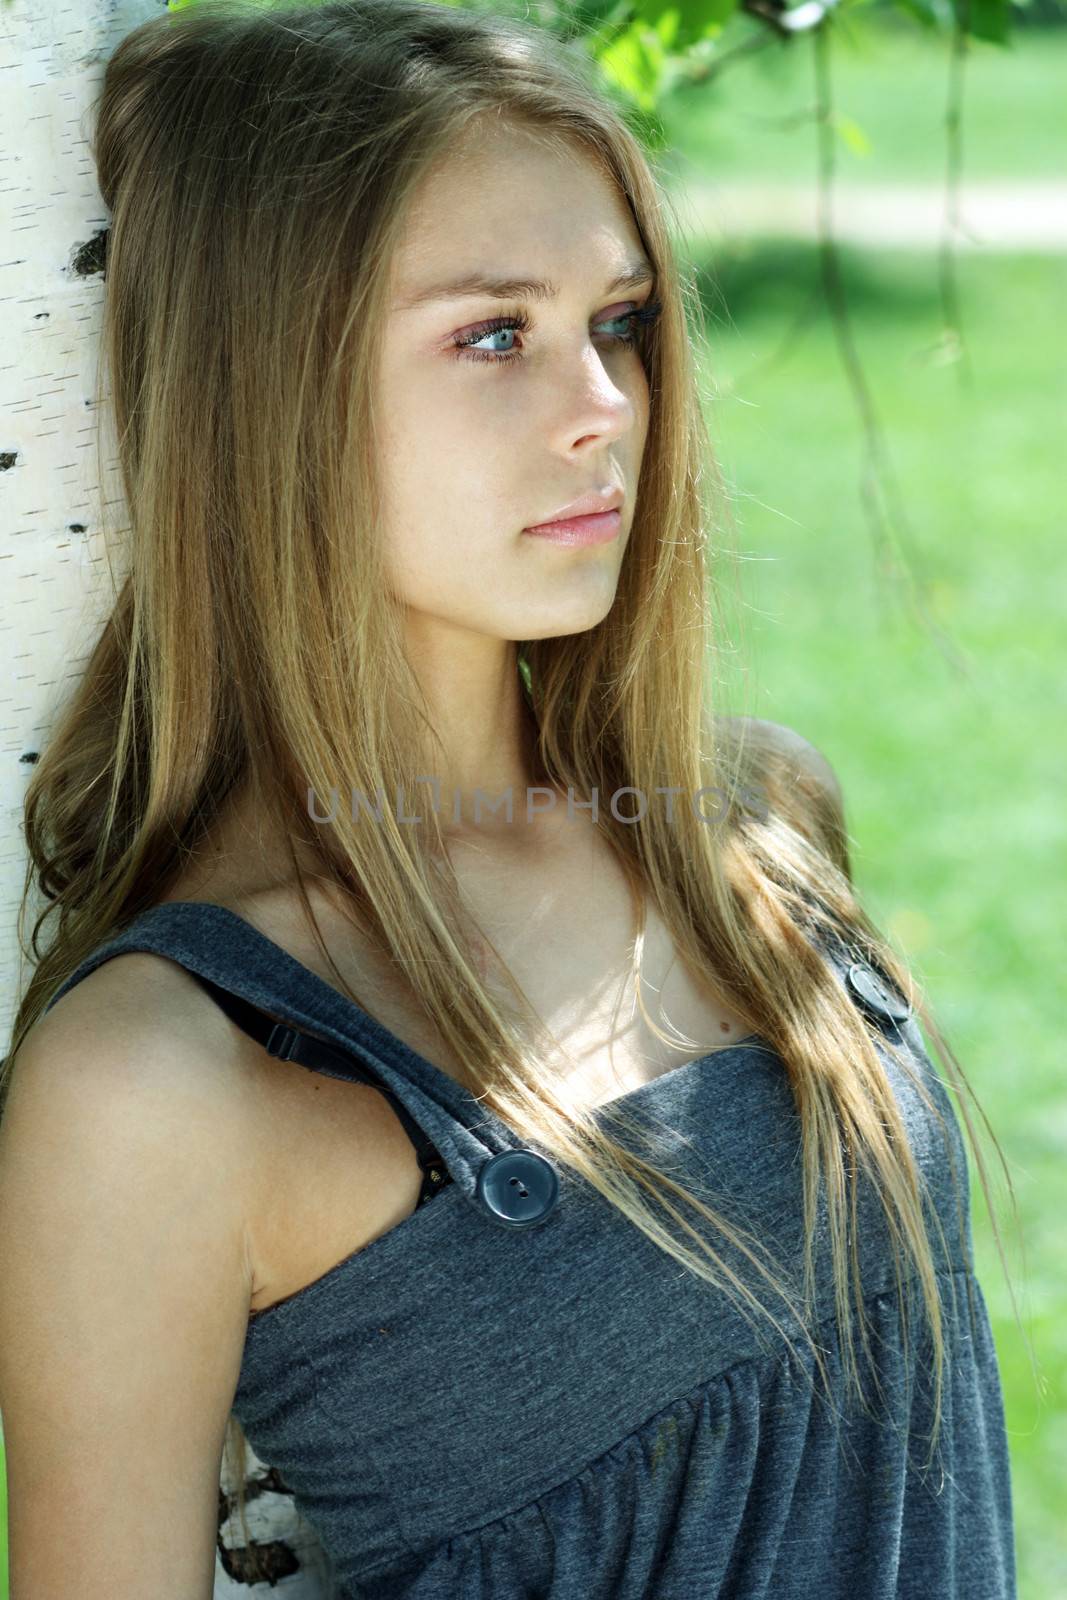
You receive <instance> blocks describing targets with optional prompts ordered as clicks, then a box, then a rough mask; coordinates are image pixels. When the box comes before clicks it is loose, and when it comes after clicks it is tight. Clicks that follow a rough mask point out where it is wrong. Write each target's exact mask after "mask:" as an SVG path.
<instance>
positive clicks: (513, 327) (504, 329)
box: [454, 302, 663, 366]
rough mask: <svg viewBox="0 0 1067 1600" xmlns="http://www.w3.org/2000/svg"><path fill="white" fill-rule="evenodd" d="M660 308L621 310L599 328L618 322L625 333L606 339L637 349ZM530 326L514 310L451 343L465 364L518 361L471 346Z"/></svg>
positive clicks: (512, 353) (513, 355) (511, 354)
mask: <svg viewBox="0 0 1067 1600" xmlns="http://www.w3.org/2000/svg"><path fill="white" fill-rule="evenodd" d="M662 310H663V307H662V305H660V304H659V303H658V302H656V303H655V304H654V305H647V306H643V307H642V308H641V309H640V310H639V311H624V312H623V313H622V315H621V316H618V317H609V318H608V320H607V322H606V323H602V324H601V326H602V327H610V326H611V324H612V323H622V324H624V326H625V329H626V331H625V332H623V333H621V334H616V333H609V334H608V335H607V337H608V338H609V339H613V340H614V341H615V343H616V344H618V345H621V346H622V347H623V348H624V349H626V350H634V349H636V348H637V345H638V342H639V340H640V337H641V334H642V332H643V330H644V328H645V327H646V326H648V325H650V324H651V323H653V322H655V320H656V318H657V317H658V316H659V314H660V312H661V311H662ZM529 326H530V318H529V316H528V315H527V313H526V312H525V311H517V312H516V313H515V315H514V316H505V317H494V318H493V319H492V320H491V321H490V322H483V323H480V324H479V326H478V327H477V328H473V329H472V330H471V331H470V333H468V334H465V335H464V336H463V338H462V339H456V340H455V341H454V344H455V348H456V350H457V351H458V352H459V354H460V355H461V356H462V357H463V358H464V359H465V360H468V361H492V362H495V363H496V364H497V365H498V366H499V365H502V364H503V363H504V362H505V361H520V360H521V359H522V357H521V355H520V353H519V351H517V350H474V349H472V348H471V346H473V345H475V344H478V343H480V342H481V340H482V339H488V338H489V337H490V336H491V335H492V334H494V333H512V332H515V333H525V332H526V330H527V329H528V328H529Z"/></svg>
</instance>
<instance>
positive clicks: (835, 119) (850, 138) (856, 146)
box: [829, 110, 871, 156]
mask: <svg viewBox="0 0 1067 1600" xmlns="http://www.w3.org/2000/svg"><path fill="white" fill-rule="evenodd" d="M829 120H830V125H831V127H832V128H833V129H834V130H835V132H836V133H838V134H840V136H841V138H842V139H843V140H844V142H845V144H847V145H848V148H849V149H850V150H852V151H854V152H855V154H856V155H858V156H869V155H870V153H871V141H870V140H869V139H868V137H867V135H866V134H865V133H864V131H863V129H862V128H861V127H860V125H859V123H858V122H853V120H852V118H851V117H846V116H845V113H844V112H843V111H835V110H831V112H830V118H829Z"/></svg>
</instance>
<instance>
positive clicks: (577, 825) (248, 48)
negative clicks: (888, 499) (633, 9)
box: [0, 0, 1014, 1600]
mask: <svg viewBox="0 0 1067 1600" xmlns="http://www.w3.org/2000/svg"><path fill="white" fill-rule="evenodd" d="M93 149H94V154H95V159H96V162H97V170H98V173H99V178H100V184H101V190H102V194H103V196H104V199H105V200H106V202H107V204H108V207H109V209H110V211H111V213H112V224H111V230H110V237H109V244H108V259H107V283H106V312H105V332H104V353H105V355H106V366H107V369H108V370H109V372H110V377H111V382H112V395H111V403H112V405H113V407H114V417H115V421H116V432H117V440H118V450H119V459H120V462H121V465H122V470H123V475H124V488H125V495H126V501H127V504H128V508H129V516H130V527H129V545H128V557H129V575H128V577H126V578H125V580H124V582H123V584H122V586H121V589H120V590H119V592H118V594H117V598H116V603H115V607H114V611H113V614H112V616H111V618H110V620H109V622H108V623H107V626H106V627H105V629H104V631H103V633H102V636H101V638H100V640H99V643H98V644H97V646H96V649H95V651H94V652H93V654H92V657H91V659H90V661H89V663H88V666H87V668H86V671H85V674H84V678H83V680H82V682H81V683H80V684H79V686H78V687H77V689H76V691H75V693H74V695H73V697H72V699H71V701H70V703H69V705H67V706H66V707H65V708H64V710H63V714H62V717H61V719H60V722H59V725H58V727H57V728H56V730H55V732H54V734H53V737H52V739H51V742H50V743H49V745H48V747H47V748H46V749H45V751H44V752H43V753H42V758H41V761H40V764H39V766H38V768H37V770H36V772H35V776H34V781H33V784H32V786H31V790H30V794H29V797H28V801H27V809H26V831H27V839H28V842H29V846H30V850H31V854H32V863H33V868H34V876H35V879H36V883H37V885H38V887H39V889H40V892H41V894H42V895H43V897H44V898H45V900H46V901H47V902H48V911H50V912H54V913H55V927H54V931H53V935H52V938H51V940H50V942H49V943H48V946H47V949H44V950H42V949H41V948H40V944H41V941H40V940H39V939H38V937H37V934H38V931H39V927H40V924H38V928H35V930H34V954H35V957H36V967H35V971H34V973H33V977H32V981H31V982H30V984H29V987H28V990H27V993H26V995H25V997H24V998H23V1001H22V1004H21V1008H20V1010H19V1013H18V1017H17V1020H16V1028H15V1033H14V1037H13V1040H12V1045H11V1049H10V1052H9V1055H8V1059H7V1064H6V1065H7V1074H6V1078H7V1095H6V1104H5V1113H4V1120H3V1124H2V1127H0V1155H2V1162H0V1237H2V1239H3V1247H2V1248H3V1263H2V1265H3V1277H2V1281H0V1407H2V1411H3V1418H4V1432H5V1440H6V1447H7V1455H8V1470H9V1475H10V1495H11V1512H10V1534H11V1561H12V1577H13V1592H14V1595H15V1596H16V1600H31V1597H32V1600H59V1597H60V1596H64V1597H66V1596H69V1595H70V1594H72V1593H76V1594H77V1595H78V1600H98V1597H99V1600H104V1597H106V1600H134V1597H135V1596H136V1597H137V1600H141V1597H142V1596H144V1595H146V1594H151V1595H152V1596H153V1600H168V1597H173V1600H190V1597H192V1596H207V1595H209V1594H210V1593H211V1588H212V1573H213V1557H214V1550H215V1535H216V1517H217V1497H218V1482H219V1470H220V1461H221V1455H222V1448H223V1444H224V1442H225V1438H226V1436H227V1430H230V1432H231V1435H232V1430H234V1429H235V1428H237V1427H238V1426H239V1427H240V1428H241V1429H242V1430H243V1433H244V1436H245V1437H247V1439H248V1440H249V1441H250V1442H251V1443H252V1445H253V1446H254V1448H255V1450H256V1452H257V1454H258V1455H259V1456H260V1457H261V1459H262V1460H263V1461H265V1462H269V1463H270V1464H271V1466H272V1467H274V1468H275V1469H276V1471H277V1473H278V1474H279V1475H280V1481H283V1482H284V1483H285V1485H287V1486H288V1488H289V1489H290V1490H291V1491H292V1493H293V1494H294V1496H295V1503H296V1505H297V1506H298V1507H299V1509H300V1510H301V1512H302V1513H303V1514H304V1516H305V1517H306V1518H307V1520H308V1521H309V1522H310V1524H311V1525H312V1526H313V1527H314V1528H315V1529H316V1531H317V1533H318V1535H319V1537H320V1538H321V1541H322V1545H323V1549H324V1550H325V1552H326V1554H327V1556H328V1558H329V1561H330V1563H331V1565H332V1568H333V1572H334V1574H335V1576H336V1580H337V1585H338V1592H339V1593H340V1594H342V1595H343V1596H346V1597H355V1596H361V1597H362V1596H368V1597H369V1596H374V1597H383V1600H384V1597H389V1600H397V1597H400V1596H405V1597H411V1600H431V1597H434V1600H436V1597H440V1596H445V1595H447V1596H449V1597H450V1600H459V1597H463V1600H519V1597H520V1596H535V1595H536V1596H539V1597H540V1596H546V1597H547V1596H551V1597H553V1600H564V1597H566V1600H571V1597H573V1596H577V1595H581V1596H583V1597H597V1600H636V1597H638V1596H641V1597H645V1600H649V1597H657V1600H674V1597H676V1596H683V1595H684V1596H686V1597H687V1600H688V1597H694V1600H695V1597H697V1596H699V1597H701V1600H711V1597H713V1596H718V1597H722V1600H725V1597H730V1600H755V1597H757V1596H760V1597H763V1596H769V1595H773V1596H775V1600H791V1597H798V1600H799V1597H801V1596H803V1597H805V1600H807V1597H810V1596H811V1595H813V1594H818V1595H819V1596H820V1597H821V1600H830V1597H834V1596H844V1595H850V1596H855V1595H862V1596H864V1597H865V1600H875V1597H882V1596H885V1597H889V1596H913V1597H919V1596H923V1597H927V1596H930V1595H953V1594H964V1593H966V1594H967V1596H968V1600H979V1597H984V1600H1004V1597H1007V1596H1010V1595H1012V1594H1013V1593H1014V1560H1013V1543H1012V1517H1011V1496H1010V1479H1009V1467H1008V1455H1007V1448H1006V1440H1005V1430H1004V1419H1003V1414H1002V1409H1001V1396H1000V1388H999V1382H998V1373H997V1364H996V1355H995V1351H994V1347H993V1342H992V1338H991V1333H990V1327H989V1322H988V1318H987V1314H986V1309H985V1304H984V1301H983V1298H982V1294H981V1290H980V1288H979V1285H978V1284H977V1282H976V1280H975V1277H974V1263H973V1254H972V1246H971V1233H970V1226H971V1225H970V1213H969V1199H968V1186H967V1185H968V1174H967V1161H966V1155H965V1150H964V1145H963V1140H962V1137H961V1134H960V1130H959V1127H958V1124H957V1122H956V1119H955V1115H954V1112H953V1109H952V1105H951V1103H950V1101H949V1098H948V1095H947V1094H946V1092H945V1087H944V1084H943V1082H942V1080H941V1078H940V1076H939V1075H938V1073H937V1072H936V1071H935V1070H934V1068H933V1066H932V1063H931V1060H930V1058H929V1056H928V1055H927V1053H926V1050H925V1047H924V1042H923V1037H922V1035H921V1033H920V1031H919V1027H918V1018H922V1020H923V1022H924V1023H925V1025H926V1028H927V1032H928V1033H929V1034H930V1036H931V1037H933V1038H935V1039H936V1040H937V1042H938V1047H939V1049H940V1050H941V1053H942V1055H943V1057H944V1060H945V1062H946V1064H949V1065H951V1066H952V1069H953V1070H954V1071H958V1070H959V1069H958V1064H956V1063H955V1058H954V1057H953V1056H952V1053H951V1051H950V1050H948V1048H947V1046H945V1045H944V1043H943V1041H942V1040H941V1039H940V1036H939V1035H938V1034H937V1030H936V1028H935V1027H934V1025H933V1022H932V1019H931V1018H930V1016H929V1014H928V1012H927V1010H926V1008H925V1007H924V1006H923V1005H922V1003H921V999H920V996H919V994H918V990H917V985H916V984H915V983H914V982H913V980H912V978H911V976H910V974H909V973H908V971H907V970H906V968H905V967H904V966H903V964H902V963H901V961H900V959H899V958H898V957H897V955H896V954H895V952H894V951H893V950H892V948H891V947H890V946H889V944H888V943H887V941H886V940H885V938H884V937H883V936H882V935H880V933H879V932H878V930H877V929H876V927H875V926H874V925H873V923H872V922H871V920H870V919H869V917H868V916H867V915H866V913H865V911H864V910H863V908H862V906H861V905H860V903H859V901H858V898H857V896H856V893H855V891H854V888H853V885H852V882H851V877H850V870H849V859H848V851H847V844H846V832H845V825H844V819H843V815H842V807H841V796H840V792H839V790H838V786H837V783H836V780H835V777H834V774H833V772H832V771H831V769H830V768H829V766H828V765H827V763H826V762H825V761H824V760H823V759H822V757H821V756H820V755H819V754H818V753H817V752H816V751H815V750H814V749H813V748H812V747H811V746H810V745H808V744H807V743H806V742H805V741H804V740H803V739H802V738H800V737H799V736H797V735H796V734H793V733H792V732H791V731H789V730H787V729H784V728H780V727H777V726H776V725H773V724H768V723H765V722H761V721H760V720H758V719H753V718H751V717H747V716H744V715H727V714H726V711H725V709H724V708H723V707H722V706H721V705H720V704H718V683H719V672H718V665H717V663H718V657H717V655H716V649H717V647H718V648H722V647H723V645H724V640H723V637H722V632H721V627H720V626H718V625H716V622H715V610H714V607H713V605H712V603H711V601H712V598H713V596H714V593H715V591H714V590H713V589H711V588H710V584H711V581H712V579H713V578H715V577H717V576H718V573H717V572H716V571H715V570H713V569H712V567H711V564H710V562H709V533H708V530H709V528H711V527H712V526H714V521H715V517H716V516H718V515H719V513H720V511H721V509H722V507H721V503H720V502H719V501H718V500H717V499H716V497H715V496H713V495H712V494H706V493H705V490H707V489H708V488H709V487H713V486H714V485H715V484H716V482H717V481H718V480H717V477H716V474H715V471H714V469H713V466H712V461H713V458H712V455H711V452H710V449H709V445H708V441H707V438H706V436H705V433H704V430H703V422H702V416H701V408H700V397H699V390H698V385H697V382H696V379H695V372H694V366H693V362H692V343H693V339H694V336H695V324H696V317H697V308H696V303H695V296H694V295H693V292H692V285H691V284H690V283H688V282H687V281H685V280H684V279H683V277H682V275H681V274H680V271H679V268H678V265H677V263H676V262H675V260H674V259H673V257H672V251H671V243H670V239H669V236H668V233H667V231H666V224H665V211H666V206H665V200H664V196H663V193H662V191H661V189H660V187H659V183H658V180H657V178H656V176H655V174H654V173H653V172H652V171H651V169H650V166H649V162H648V158H647V156H646V154H645V153H644V152H643V150H642V149H641V147H640V146H639V144H638V143H637V142H636V141H635V139H634V137H633V136H632V134H631V133H630V132H629V130H628V129H627V127H626V124H625V121H624V119H622V118H621V117H620V115H619V113H618V112H617V111H616V110H615V109H614V108H613V107H612V106H611V104H610V103H609V101H608V100H607V98H606V97H605V96H604V95H603V93H602V92H601V91H600V90H599V89H598V87H597V85H596V83H595V81H594V80H593V75H592V73H591V72H590V71H589V69H588V68H587V66H586V64H585V62H584V60H583V58H582V57H581V56H580V54H579V53H578V52H576V51H572V50H570V49H568V48H567V47H566V46H561V45H559V44H558V43H555V42H554V41H553V40H552V39H550V38H549V37H547V36H546V35H544V34H543V33H542V32H540V31H539V30H537V29H535V28H533V27H532V26H527V25H522V24H519V23H516V22H513V21H505V20H501V19H499V18H493V17H491V16H489V15H488V14H472V13H470V12H467V11H464V10H460V9H454V8H451V7H449V6H442V5H435V4H425V3H419V0H345V3H341V4H326V5H320V6H314V7H299V8H287V9H285V10H277V9H269V8H268V9H263V8H261V7H255V8H248V7H247V6H245V5H237V6H234V5H232V4H231V5H225V6H224V5H222V4H219V3H215V0H209V3H204V4H200V5H198V6H197V7H195V8H193V9H191V10H189V11H187V12H181V13H178V14H176V15H174V16H173V17H163V18H159V19H156V20H153V21H151V22H148V23H146V24H145V25H143V26H141V27H139V28H137V29H136V30H135V31H134V32H133V33H131V34H130V35H128V36H127V37H126V38H125V39H124V40H123V41H122V42H121V44H120V45H119V47H118V49H117V50H116V51H115V53H114V54H113V56H112V58H111V59H110V61H109V63H108V66H107V70H106V76H105V80H104V85H103V91H102V96H101V99H100V103H99V108H98V121H97V124H96V128H95V138H94V141H93ZM508 796H510V798H511V807H510V809H509V807H508V804H507V799H508ZM43 920H44V919H43V918H42V921H43ZM961 1105H962V1101H961ZM966 1120H967V1124H968V1131H969V1132H970V1131H971V1125H970V1120H969V1118H968V1119H966ZM972 1140H973V1133H972ZM975 1149H976V1153H977V1146H975ZM984 1182H985V1179H984V1174H983V1183H984ZM987 1193H988V1191H987Z"/></svg>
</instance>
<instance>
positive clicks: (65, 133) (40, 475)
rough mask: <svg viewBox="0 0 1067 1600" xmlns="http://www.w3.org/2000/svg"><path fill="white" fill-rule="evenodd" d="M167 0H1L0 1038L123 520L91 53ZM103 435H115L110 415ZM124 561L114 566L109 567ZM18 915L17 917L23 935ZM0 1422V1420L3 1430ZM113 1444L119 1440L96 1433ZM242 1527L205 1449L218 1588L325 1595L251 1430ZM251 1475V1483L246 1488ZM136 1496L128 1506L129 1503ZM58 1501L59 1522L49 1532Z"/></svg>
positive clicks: (300, 1528)
mask: <svg viewBox="0 0 1067 1600" xmlns="http://www.w3.org/2000/svg"><path fill="white" fill-rule="evenodd" d="M164 10H165V6H164V4H163V0H76V3H71V0H2V3H0V236H2V241H3V243H2V249H0V327H2V330H3V337H2V343H0V727H2V729H3V735H2V742H0V749H2V752H3V755H2V760H0V975H2V985H0V1011H2V1014H0V1029H2V1032H3V1037H4V1045H3V1047H2V1048H3V1049H4V1050H6V1048H7V1043H8V1041H9V1040H10V1030H11V1024H12V1021H13V1018H14V1012H15V1007H16V1004H17V999H18V996H19V994H20V993H21V992H22V989H23V988H24V982H25V979H26V977H28V973H27V972H26V971H24V970H23V968H22V966H21V964H20V960H19V949H18V938H17V927H16V911H17V906H18V904H19V901H20V898H21V893H22V887H23V882H24V874H25V866H26V852H25V841H24V838H23V834H22V829H21V820H22V801H23V796H24V793H25V788H26V783H27V780H28V778H29V776H30V774H31V773H32V771H33V759H34V754H35V753H36V752H39V751H40V749H41V748H42V745H43V744H44V743H45V742H46V741H47V739H48V733H49V728H50V726H51V723H52V720H53V717H54V715H55V709H56V707H57V705H58V704H59V703H60V702H61V700H62V698H63V697H64V695H65V693H66V691H67V689H68V688H69V686H70V683H71V681H72V680H73V679H74V678H76V676H77V674H78V670H79V661H80V660H82V659H84V657H85V655H86V653H87V651H88V649H89V648H90V645H91V643H92V641H93V640H94V638H95V636H96V634H97V633H98V631H99V628H100V625H101V623H102V621H103V619H104V617H105V616H106V615H107V612H108V610H109V609H110V602H111V598H112V580H111V577H110V575H109V572H108V568H107V563H106V561H105V559H104V544H103V535H104V532H105V530H104V528H103V527H102V525H101V517H102V504H103V503H105V502H106V501H110V505H109V506H108V508H107V512H106V515H107V525H108V528H109V529H111V530H113V531H114V530H119V531H121V529H122V528H123V527H124V525H125V521H126V519H125V516H124V513H123V507H122V489H121V483H120V482H119V479H118V474H117V472H114V470H113V458H109V457H108V456H106V455H105V466H106V468H107V483H106V486H105V489H106V492H105V493H104V494H102V493H101V490H100V487H99V486H98V484H97V482H96V453H95V443H96V440H95V429H96V425H97V421H96V417H95V416H94V410H93V405H92V394H93V388H94V384H95V381H96V373H97V360H98V337H99V328H100V311H101V306H102V302H103V293H104V282H103V276H102V272H101V267H100V259H101V257H100V243H101V239H102V235H103V233H104V231H105V230H106V228H107V226H108V220H109V219H108V213H107V209H106V207H105V205H104V203H103V200H102V198H101V196H100V193H99V190H98V188H97V184H96V178H95V172H94V169H93V164H92V160H91V157H90V154H89V150H88V146H87V143H86V140H87V137H88V133H89V111H90V106H91V102H92V100H93V98H94V96H95V95H96V93H97V91H98V88H99V85H100V81H101V78H102V75H103V68H104V63H105V62H106V60H107V57H108V55H109V54H110V52H111V50H112V49H113V48H114V46H115V45H116V44H117V43H118V41H119V39H120V38H121V37H122V36H123V35H124V34H125V33H127V32H128V31H129V30H130V29H131V28H132V27H135V26H136V25H137V24H138V23H140V22H144V21H145V20H147V19H148V18H149V17H152V16H156V15H159V14H160V13H161V12H162V11H164ZM107 432H108V436H109V437H112V438H113V434H112V433H111V430H110V429H108V430H107ZM121 576H122V573H121V569H120V568H116V573H115V581H116V582H118V581H120V579H121ZM30 926H32V924H30V925H27V926H26V927H24V933H25V934H26V935H27V936H28V934H29V931H30ZM0 1437H2V1433H0ZM105 1447H106V1448H108V1449H121V1448H122V1440H121V1439H113V1440H107V1441H106V1444H105ZM248 1477H249V1479H250V1480H251V1481H250V1483H249V1488H248V1494H249V1500H248V1508H247V1521H248V1527H249V1534H250V1536H251V1538H252V1539H253V1541H254V1542H255V1544H256V1545H257V1546H259V1547H260V1554H261V1556H262V1557H264V1558H265V1559H266V1560H267V1561H268V1562H269V1564H270V1566H271V1568H272V1569H273V1574H274V1579H275V1581H274V1582H273V1583H271V1582H269V1581H264V1582H261V1583H255V1584H250V1583H248V1582H247V1581H242V1578H241V1575H240V1574H241V1568H242V1560H241V1556H242V1551H241V1546H242V1545H243V1536H242V1533H241V1529H240V1525H239V1522H238V1519H237V1518H236V1516H235V1515H234V1516H231V1515H229V1500H228V1491H229V1490H231V1489H232V1488H233V1484H232V1482H231V1481H230V1478H229V1472H228V1467H227V1465H226V1463H224V1462H220V1463H219V1486H220V1492H219V1512H220V1516H219V1548H218V1550H217V1552H216V1558H215V1596H216V1597H218V1600H224V1597H225V1600H229V1597H233V1596H238V1595H242V1596H260V1595H262V1596H263V1597H267V1596H272V1597H277V1596H278V1595H279V1594H284V1595H285V1596H288V1597H290V1600H332V1593H333V1588H332V1584H331V1583H330V1581H329V1578H328V1576H327V1573H328V1565H327V1563H326V1561H325V1558H324V1556H323V1554H322V1550H321V1547H320V1545H319V1543H318V1540H317V1538H316V1537H315V1535H314V1533H313V1532H312V1530H311V1529H310V1527H309V1526H308V1524H307V1523H306V1521H305V1520H304V1519H303V1518H302V1517H300V1516H299V1514H298V1513H297V1511H296V1509H295V1506H294V1504H293V1499H292V1495H291V1494H290V1493H288V1492H287V1491H285V1489H284V1486H283V1487H281V1488H279V1487H272V1486H271V1484H272V1478H271V1475H270V1469H269V1467H268V1464H267V1463H265V1462H262V1461H260V1460H259V1459H258V1457H256V1456H255V1455H254V1454H253V1453H252V1451H251V1447H249V1468H248ZM259 1480H262V1482H263V1485H264V1487H262V1488H260V1487H259V1486H258V1485H259ZM136 1514H137V1513H136V1507H135V1506H134V1507H131V1508H130V1515H131V1517H134V1516H136ZM62 1528H63V1512H62V1507H57V1508H56V1534H57V1537H61V1536H62ZM0 1590H3V1591H5V1592H6V1585H5V1584H4V1583H3V1582H2V1581H0Z"/></svg>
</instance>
